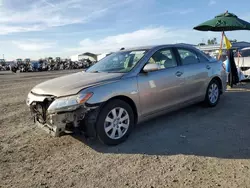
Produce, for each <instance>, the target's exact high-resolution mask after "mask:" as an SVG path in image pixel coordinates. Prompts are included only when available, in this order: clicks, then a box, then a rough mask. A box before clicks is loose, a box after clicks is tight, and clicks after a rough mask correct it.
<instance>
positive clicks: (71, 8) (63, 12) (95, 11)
mask: <svg viewBox="0 0 250 188" xmlns="http://www.w3.org/2000/svg"><path fill="white" fill-rule="evenodd" d="M54 2H55V1H52V0H36V1H30V0H22V1H19V0H16V2H15V0H13V1H9V2H8V4H6V5H5V4H3V5H2V6H1V10H0V25H4V26H2V27H3V28H5V29H4V32H3V31H2V32H1V31H0V34H2V35H3V34H8V33H13V32H25V31H34V30H35V31H36V30H43V29H46V28H49V27H57V26H64V25H69V24H76V23H87V22H90V21H92V20H94V19H97V18H99V17H102V16H103V15H104V14H106V13H107V11H108V10H109V9H111V8H115V7H116V8H117V7H119V6H122V5H124V3H130V2H132V0H129V1H124V2H123V1H122V2H117V1H115V0H102V1H98V0H91V1H87V0H62V1H57V3H54ZM0 4H1V0H0ZM22 6H25V9H24V10H23V8H22ZM75 8H79V9H80V10H77V11H76V9H75ZM33 25H36V29H34V28H33V27H34V26H33Z"/></svg>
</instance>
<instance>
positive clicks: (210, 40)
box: [207, 38, 218, 45]
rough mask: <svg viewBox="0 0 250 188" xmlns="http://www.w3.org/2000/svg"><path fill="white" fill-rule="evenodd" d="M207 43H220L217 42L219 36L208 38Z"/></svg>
mask: <svg viewBox="0 0 250 188" xmlns="http://www.w3.org/2000/svg"><path fill="white" fill-rule="evenodd" d="M207 44H208V45H212V44H218V43H217V38H213V39H208V41H207Z"/></svg>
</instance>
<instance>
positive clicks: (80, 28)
mask: <svg viewBox="0 0 250 188" xmlns="http://www.w3.org/2000/svg"><path fill="white" fill-rule="evenodd" d="M249 7H250V1H249V0H241V1H240V3H239V1H230V2H229V1H228V0H189V1H177V0H120V1H118V0H21V1H20V0H0V57H1V56H2V55H1V54H4V55H5V58H6V59H8V60H14V59H16V58H26V57H30V58H32V59H38V58H43V57H48V56H52V57H56V56H61V57H70V56H72V55H75V54H78V53H82V52H86V51H90V52H94V53H102V52H109V51H113V50H117V49H119V48H121V47H132V46H141V45H151V44H165V43H176V42H185V43H192V44H196V43H199V42H202V41H207V39H209V38H213V37H217V38H218V40H219V38H220V34H219V33H213V32H199V31H194V30H193V29H192V28H193V27H194V26H195V25H197V24H199V23H201V22H204V21H206V20H208V19H211V18H213V17H214V16H215V15H217V14H220V13H222V12H225V11H226V10H228V11H229V12H233V13H235V14H236V15H238V16H239V17H240V18H242V19H245V20H247V21H250V12H249ZM227 36H228V38H230V39H237V40H245V41H250V31H234V32H228V33H227Z"/></svg>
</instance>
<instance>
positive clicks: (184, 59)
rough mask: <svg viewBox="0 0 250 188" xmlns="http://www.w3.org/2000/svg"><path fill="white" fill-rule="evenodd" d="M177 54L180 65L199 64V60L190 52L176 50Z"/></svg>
mask: <svg viewBox="0 0 250 188" xmlns="http://www.w3.org/2000/svg"><path fill="white" fill-rule="evenodd" d="M178 53H179V55H180V58H181V63H182V65H190V64H196V63H199V59H198V57H197V55H196V54H195V53H194V52H192V51H190V50H187V49H178Z"/></svg>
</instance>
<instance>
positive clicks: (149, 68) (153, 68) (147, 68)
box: [143, 63, 159, 72]
mask: <svg viewBox="0 0 250 188" xmlns="http://www.w3.org/2000/svg"><path fill="white" fill-rule="evenodd" d="M156 70H159V66H158V65H157V64H150V63H149V64H146V65H145V66H144V68H143V71H144V72H152V71H156Z"/></svg>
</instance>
